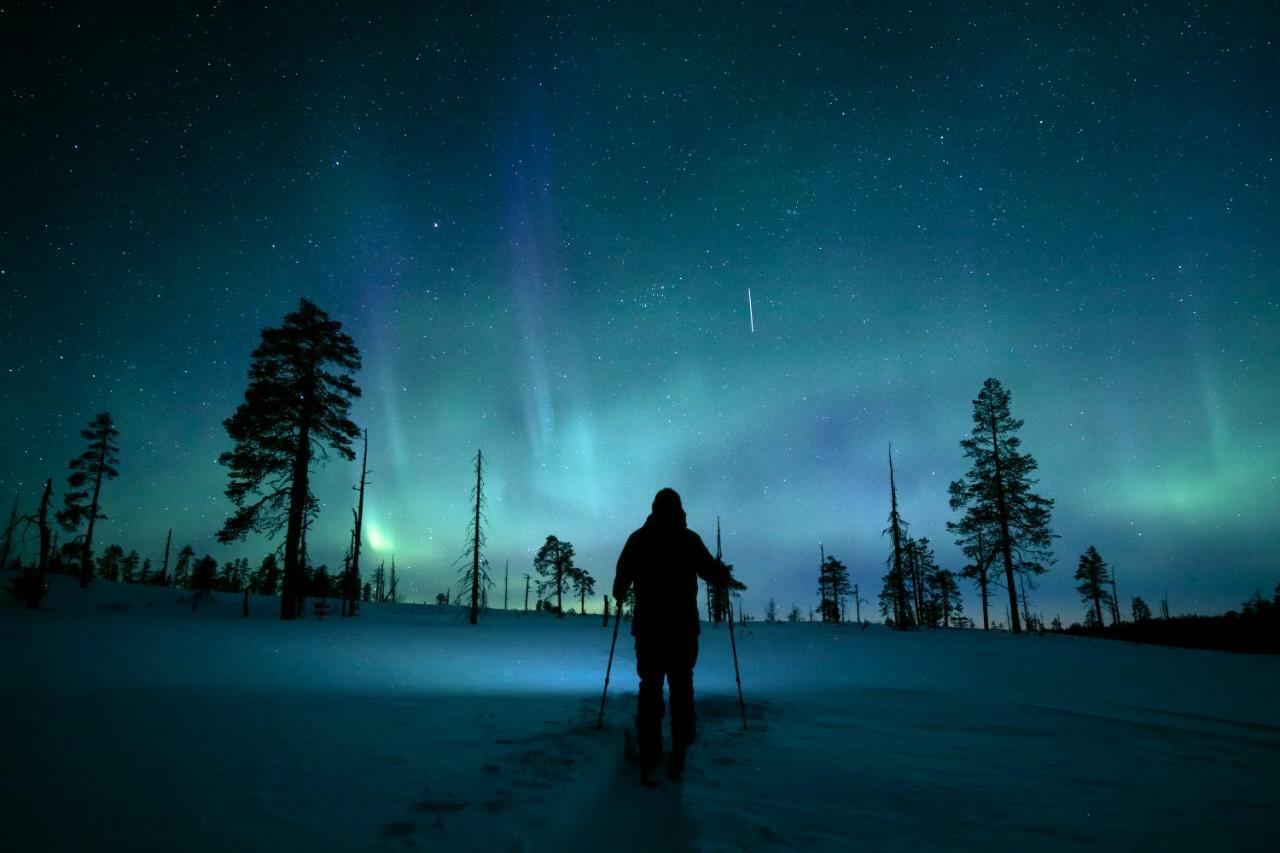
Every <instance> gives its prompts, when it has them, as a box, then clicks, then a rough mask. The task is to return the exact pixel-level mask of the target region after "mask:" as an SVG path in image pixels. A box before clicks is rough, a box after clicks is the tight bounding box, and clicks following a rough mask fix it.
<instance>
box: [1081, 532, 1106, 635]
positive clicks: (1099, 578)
mask: <svg viewBox="0 0 1280 853" xmlns="http://www.w3.org/2000/svg"><path fill="white" fill-rule="evenodd" d="M1075 579H1076V580H1078V581H1080V583H1079V584H1078V585H1077V586H1076V590H1077V591H1078V592H1079V593H1080V600H1081V601H1083V602H1084V605H1085V607H1092V611H1090V612H1091V613H1092V616H1093V620H1092V621H1093V623H1094V624H1096V625H1097V626H1098V627H1099V628H1101V627H1102V607H1103V605H1104V604H1105V605H1110V603H1111V593H1110V592H1109V591H1108V590H1107V584H1108V583H1110V582H1111V577H1110V575H1109V574H1108V572H1107V564H1106V563H1105V562H1104V561H1103V559H1102V555H1101V554H1099V553H1098V549H1097V548H1094V547H1093V546H1092V545H1090V546H1089V549H1088V550H1087V551H1085V552H1084V553H1083V554H1081V555H1080V565H1079V566H1077V567H1076V574H1075Z"/></svg>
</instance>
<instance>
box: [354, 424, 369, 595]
mask: <svg viewBox="0 0 1280 853" xmlns="http://www.w3.org/2000/svg"><path fill="white" fill-rule="evenodd" d="M368 478H369V431H368V430H365V431H364V452H363V453H362V454H360V497H359V498H358V499H357V500H356V529H355V532H354V533H353V534H352V541H351V587H352V590H351V605H350V606H351V615H352V616H354V615H355V614H356V610H358V609H359V608H358V607H357V605H356V602H357V601H358V600H359V599H360V540H361V539H362V538H363V531H364V486H365V482H366V481H367V480H368Z"/></svg>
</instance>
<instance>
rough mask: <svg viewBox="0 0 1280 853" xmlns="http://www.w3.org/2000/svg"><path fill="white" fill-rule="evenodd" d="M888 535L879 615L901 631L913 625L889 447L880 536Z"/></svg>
mask: <svg viewBox="0 0 1280 853" xmlns="http://www.w3.org/2000/svg"><path fill="white" fill-rule="evenodd" d="M885 533H887V534H889V536H890V539H891V540H892V542H893V550H892V551H891V552H890V553H889V558H888V560H886V561H885V562H886V563H887V564H888V566H889V571H888V572H887V573H886V574H885V575H884V578H883V580H884V587H883V589H881V591H880V613H881V615H882V616H884V618H885V620H886V621H888V620H889V619H892V620H893V626H894V627H895V628H897V629H898V630H900V631H905V630H907V629H908V628H910V627H911V626H912V625H914V624H915V616H914V615H913V613H912V610H911V596H910V595H909V594H908V593H907V569H908V567H907V558H906V546H907V542H908V537H907V523H906V522H905V521H903V520H902V515H901V514H900V513H899V512H898V483H897V480H896V478H895V477H894V473H893V445H890V446H889V526H888V527H886V528H885V529H884V531H883V532H882V533H881V535H882V536H883V535H884V534H885Z"/></svg>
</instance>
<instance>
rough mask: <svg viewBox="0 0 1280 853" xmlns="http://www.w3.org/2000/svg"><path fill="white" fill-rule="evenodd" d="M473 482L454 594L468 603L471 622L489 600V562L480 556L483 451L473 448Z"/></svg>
mask: <svg viewBox="0 0 1280 853" xmlns="http://www.w3.org/2000/svg"><path fill="white" fill-rule="evenodd" d="M475 470H476V484H475V487H474V488H473V489H472V490H471V506H472V511H471V513H470V515H469V517H468V519H467V544H466V546H465V547H464V548H463V549H462V554H461V556H459V557H458V562H459V564H461V566H462V569H461V572H460V574H459V577H458V583H457V597H458V599H459V600H460V601H466V602H468V604H469V606H470V613H469V615H468V621H469V622H470V623H471V624H472V625H474V624H476V621H477V620H478V619H479V618H480V611H481V609H483V608H484V607H485V605H486V604H487V603H488V600H489V587H490V586H492V585H493V582H492V581H491V580H489V573H488V571H486V568H487V567H488V565H489V563H488V561H487V560H485V559H484V554H483V551H484V546H485V529H484V522H485V517H484V453H483V452H482V451H480V450H477V451H476V459H475Z"/></svg>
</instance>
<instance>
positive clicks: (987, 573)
mask: <svg viewBox="0 0 1280 853" xmlns="http://www.w3.org/2000/svg"><path fill="white" fill-rule="evenodd" d="M992 558H994V555H992ZM990 583H991V560H990V559H988V558H987V555H986V551H985V550H984V549H983V547H982V533H981V532H980V531H979V533H978V588H979V589H980V590H982V630H984V631H990V630H991V623H990V621H989V620H988V619H987V608H988V607H989V605H990V598H991V590H990V588H989V586H988V585H989V584H990Z"/></svg>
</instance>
